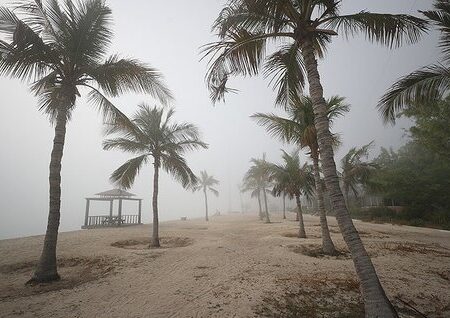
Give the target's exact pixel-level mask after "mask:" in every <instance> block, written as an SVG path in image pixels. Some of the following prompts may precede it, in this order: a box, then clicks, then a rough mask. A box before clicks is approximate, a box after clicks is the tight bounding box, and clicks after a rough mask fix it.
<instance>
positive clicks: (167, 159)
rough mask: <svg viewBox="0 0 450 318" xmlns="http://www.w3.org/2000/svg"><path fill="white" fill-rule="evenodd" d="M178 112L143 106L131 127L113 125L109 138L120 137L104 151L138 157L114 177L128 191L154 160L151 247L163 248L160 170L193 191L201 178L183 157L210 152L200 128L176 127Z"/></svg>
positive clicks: (120, 169)
mask: <svg viewBox="0 0 450 318" xmlns="http://www.w3.org/2000/svg"><path fill="white" fill-rule="evenodd" d="M173 115H174V110H173V109H168V110H167V111H166V114H165V115H164V109H162V108H158V107H156V106H155V107H152V108H150V107H149V106H147V105H146V104H141V105H139V107H138V111H137V112H136V114H135V115H134V117H133V118H132V119H131V123H130V124H129V125H126V126H125V125H113V126H111V127H110V128H109V129H108V130H107V132H106V133H107V134H108V135H111V134H114V135H116V137H114V138H112V139H106V140H105V141H104V142H103V149H105V150H110V149H120V150H122V151H125V152H129V153H132V154H134V155H137V157H134V158H132V159H130V160H128V161H127V162H125V163H124V164H123V165H121V166H120V167H119V168H117V169H116V170H115V171H114V172H113V173H112V175H111V180H112V181H113V182H115V183H118V184H119V185H120V186H122V187H123V188H125V189H128V188H130V187H131V186H132V185H133V183H134V180H135V178H136V176H137V175H138V174H139V171H140V170H141V168H142V166H143V165H144V164H146V163H148V162H149V161H151V160H152V159H153V169H154V175H153V198H152V207H153V233H152V241H151V244H150V246H151V247H159V246H160V243H159V222H158V180H159V170H160V168H163V169H164V170H165V171H166V172H168V173H169V174H171V175H172V177H174V178H175V180H176V181H178V182H180V183H181V185H182V186H183V187H184V188H189V187H193V186H195V185H196V183H197V177H196V176H195V175H194V173H193V172H192V171H191V169H190V168H189V167H188V165H187V162H186V159H185V158H184V157H183V155H184V154H185V153H186V152H187V151H190V150H195V149H199V148H207V147H208V146H207V144H205V143H204V142H203V141H201V140H200V132H199V130H198V128H197V127H196V126H195V125H193V124H190V123H181V124H176V123H173V122H172V121H173Z"/></svg>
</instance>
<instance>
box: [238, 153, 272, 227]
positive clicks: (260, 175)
mask: <svg viewBox="0 0 450 318" xmlns="http://www.w3.org/2000/svg"><path fill="white" fill-rule="evenodd" d="M250 162H251V163H252V164H253V165H252V166H251V167H250V168H249V169H248V171H247V173H246V174H245V176H244V183H247V184H249V185H253V186H255V185H256V188H257V189H258V190H257V191H258V194H257V196H258V200H260V196H261V193H262V196H263V199H264V217H265V219H266V223H270V217H269V208H268V205H267V192H268V188H269V187H270V174H269V173H270V172H269V166H270V164H269V163H268V162H267V161H266V154H263V157H262V158H261V159H256V158H252V159H250Z"/></svg>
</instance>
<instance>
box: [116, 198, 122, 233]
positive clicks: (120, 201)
mask: <svg viewBox="0 0 450 318" xmlns="http://www.w3.org/2000/svg"><path fill="white" fill-rule="evenodd" d="M121 220H122V199H119V222H118V223H117V225H119V226H120V225H121Z"/></svg>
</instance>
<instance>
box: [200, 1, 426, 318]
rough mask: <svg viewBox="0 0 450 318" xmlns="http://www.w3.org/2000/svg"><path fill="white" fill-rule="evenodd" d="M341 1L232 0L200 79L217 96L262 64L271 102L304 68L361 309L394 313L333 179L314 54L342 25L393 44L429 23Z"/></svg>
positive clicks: (299, 81)
mask: <svg viewBox="0 0 450 318" xmlns="http://www.w3.org/2000/svg"><path fill="white" fill-rule="evenodd" d="M341 6H342V1H340V0H317V1H310V0H230V1H229V2H228V4H227V6H226V7H225V8H224V9H223V10H222V11H221V12H220V14H219V17H218V18H217V19H216V21H215V22H214V24H213V31H214V32H216V33H217V35H218V37H219V41H217V42H213V43H210V44H207V45H206V46H204V51H203V52H204V57H209V58H210V61H209V68H208V71H207V75H206V81H207V84H208V88H209V90H210V92H211V99H212V100H213V101H218V100H222V99H223V98H224V94H225V93H227V92H230V91H233V89H231V88H229V87H228V86H227V81H228V79H229V78H230V77H231V76H236V75H244V76H247V75H248V76H253V75H257V74H259V72H260V71H261V69H264V70H265V75H266V76H269V77H272V83H273V84H274V86H275V88H276V89H277V90H278V94H277V100H276V102H277V103H278V104H282V105H286V104H287V99H288V98H289V96H299V95H301V92H302V91H303V88H304V83H305V74H306V78H307V80H308V83H309V85H308V86H309V95H310V96H311V100H312V102H313V109H314V115H315V117H314V121H315V127H316V130H317V137H318V142H319V148H320V155H321V161H322V168H323V173H324V176H325V182H326V185H327V189H328V191H329V193H330V198H331V202H332V207H333V210H334V212H335V214H336V218H337V221H338V224H339V227H340V229H341V232H342V234H343V236H344V240H345V241H346V243H347V246H348V247H349V250H350V252H351V254H352V257H353V261H354V265H355V268H356V272H357V274H358V277H359V279H360V282H361V288H362V292H363V295H364V300H365V309H366V315H367V316H368V317H376V316H378V317H395V316H396V313H395V310H394V308H393V307H392V305H391V303H390V302H389V300H388V299H387V297H386V295H385V292H384V290H383V288H382V286H381V284H380V281H379V279H378V276H377V274H376V271H375V268H374V267H373V264H372V261H371V260H370V257H369V256H368V254H367V252H366V250H365V248H364V245H363V244H362V241H361V239H360V237H359V234H358V232H357V231H356V228H355V227H354V225H353V222H352V219H351V217H350V215H349V213H348V210H347V207H346V205H345V200H344V197H343V195H342V191H341V189H340V187H339V178H338V174H337V170H336V164H335V161H334V152H333V147H332V146H333V142H332V141H333V139H332V135H331V133H330V131H329V121H328V119H327V116H326V113H327V107H326V102H325V99H324V98H323V87H322V84H321V81H320V75H319V72H318V66H317V58H322V57H323V56H324V54H325V51H326V47H327V45H328V44H329V43H330V42H331V40H332V37H333V36H337V35H339V34H340V33H341V34H342V35H344V36H346V37H350V36H353V35H356V34H357V33H363V34H365V35H366V38H367V39H368V40H370V41H372V42H379V43H381V44H384V45H387V46H389V47H397V46H400V45H402V44H403V43H404V42H407V43H415V42H417V41H418V40H419V39H420V36H421V33H422V32H423V31H425V30H426V28H427V24H426V21H424V20H422V19H419V18H416V17H413V16H410V15H405V14H399V15H393V14H376V13H371V12H367V11H361V12H359V13H356V14H349V15H340V14H339V13H340V9H341ZM268 42H270V44H273V43H275V44H279V45H280V46H276V48H277V50H276V51H275V52H274V53H273V54H270V55H267V48H272V47H273V45H267V43H268ZM286 92H289V94H286Z"/></svg>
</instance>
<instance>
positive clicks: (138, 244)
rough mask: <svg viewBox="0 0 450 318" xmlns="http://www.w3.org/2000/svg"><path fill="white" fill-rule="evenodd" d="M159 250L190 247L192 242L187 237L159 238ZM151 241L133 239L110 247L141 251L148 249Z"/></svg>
mask: <svg viewBox="0 0 450 318" xmlns="http://www.w3.org/2000/svg"><path fill="white" fill-rule="evenodd" d="M159 240H160V244H161V248H174V247H186V246H188V245H191V244H192V243H193V242H194V241H193V240H192V239H190V238H187V237H161V238H160V239H159ZM150 242H151V239H150V238H148V237H145V238H135V239H128V240H122V241H117V242H114V243H112V244H111V246H114V247H119V248H124V249H132V250H142V249H149V248H151V247H150Z"/></svg>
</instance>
